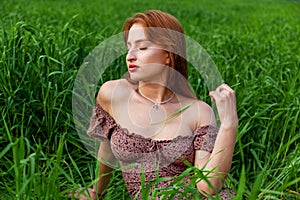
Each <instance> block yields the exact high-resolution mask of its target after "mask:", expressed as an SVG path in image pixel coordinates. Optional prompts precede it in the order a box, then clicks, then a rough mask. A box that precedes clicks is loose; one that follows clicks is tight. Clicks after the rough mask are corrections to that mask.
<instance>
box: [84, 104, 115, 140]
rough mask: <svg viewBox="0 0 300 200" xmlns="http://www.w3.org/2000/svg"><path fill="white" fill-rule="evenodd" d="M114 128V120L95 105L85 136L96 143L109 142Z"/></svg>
mask: <svg viewBox="0 0 300 200" xmlns="http://www.w3.org/2000/svg"><path fill="white" fill-rule="evenodd" d="M116 128H117V124H116V122H115V120H114V119H113V118H112V117H111V116H110V115H109V114H108V113H107V112H106V111H105V110H104V109H103V108H102V107H101V106H100V104H98V103H97V104H96V106H95V107H94V109H93V115H92V118H91V121H90V125H89V128H88V130H87V135H89V136H90V137H92V138H94V139H96V140H98V141H103V140H107V139H108V140H110V137H111V135H112V133H113V132H114V130H115V129H116Z"/></svg>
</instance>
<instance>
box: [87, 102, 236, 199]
mask: <svg viewBox="0 0 300 200" xmlns="http://www.w3.org/2000/svg"><path fill="white" fill-rule="evenodd" d="M217 133H218V128H216V127H214V126H210V125H207V126H202V127H198V128H197V129H196V130H195V131H194V134H193V135H191V136H178V137H176V138H174V139H172V140H153V139H151V138H145V137H143V136H141V135H138V134H135V133H129V131H128V130H127V129H126V128H122V127H120V126H119V125H118V124H117V123H116V122H115V120H114V119H113V118H112V117H111V116H110V115H109V114H108V113H107V112H106V111H105V110H104V109H103V108H102V107H101V106H100V104H98V103H97V104H96V106H95V108H94V112H93V115H92V119H91V122H90V126H89V129H88V131H87V134H88V135H89V136H90V137H93V138H94V139H96V140H99V141H105V140H106V141H107V140H109V141H110V144H111V148H112V152H113V154H114V156H115V157H116V158H117V159H118V160H119V161H120V164H121V166H128V165H130V164H131V166H130V167H124V169H122V173H123V177H124V180H125V183H126V186H127V189H128V192H129V194H130V196H131V198H134V196H135V195H136V194H137V193H138V192H139V191H140V189H141V172H142V171H144V172H145V182H146V183H149V182H150V181H151V180H154V179H156V178H157V177H170V179H169V180H164V181H160V182H159V183H158V185H156V186H155V187H156V188H165V187H166V186H168V185H169V184H170V183H171V182H172V178H171V177H174V176H176V175H180V174H181V173H182V172H183V171H185V170H186V169H187V165H186V164H185V163H184V162H185V161H187V162H189V163H192V164H193V163H194V159H195V150H203V151H207V152H210V153H211V152H212V150H213V147H214V142H215V140H216V137H217ZM133 163H134V165H133ZM189 183H190V180H189V179H187V181H186V184H187V185H188V184H189ZM229 193H230V194H231V195H233V194H234V193H233V191H232V190H230V191H229ZM220 195H221V197H222V199H230V196H229V195H228V194H227V192H226V190H225V189H223V190H222V191H221V192H220ZM139 199H141V196H139ZM157 199H159V197H158V198H157ZM175 199H177V198H176V197H175Z"/></svg>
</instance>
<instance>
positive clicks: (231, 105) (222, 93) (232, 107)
mask: <svg viewBox="0 0 300 200" xmlns="http://www.w3.org/2000/svg"><path fill="white" fill-rule="evenodd" d="M209 96H210V97H211V99H212V101H213V102H215V103H216V106H217V110H218V115H219V118H220V121H221V126H223V127H224V128H230V129H236V127H237V126H238V117H237V112H236V99H235V93H234V91H233V89H231V88H230V87H229V86H228V85H227V84H222V85H220V86H219V87H217V88H216V90H215V91H211V92H210V93H209Z"/></svg>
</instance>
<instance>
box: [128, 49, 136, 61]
mask: <svg viewBox="0 0 300 200" xmlns="http://www.w3.org/2000/svg"><path fill="white" fill-rule="evenodd" d="M126 60H127V61H129V62H131V61H134V60H136V50H135V49H129V50H128V52H127V55H126Z"/></svg>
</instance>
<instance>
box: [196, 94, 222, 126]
mask: <svg viewBox="0 0 300 200" xmlns="http://www.w3.org/2000/svg"><path fill="white" fill-rule="evenodd" d="M193 107H194V108H193V109H194V110H197V115H196V116H197V126H205V125H213V126H216V118H215V114H214V111H213V109H212V107H211V106H210V105H208V104H207V103H206V102H204V101H201V100H197V101H196V102H194V103H193Z"/></svg>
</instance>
